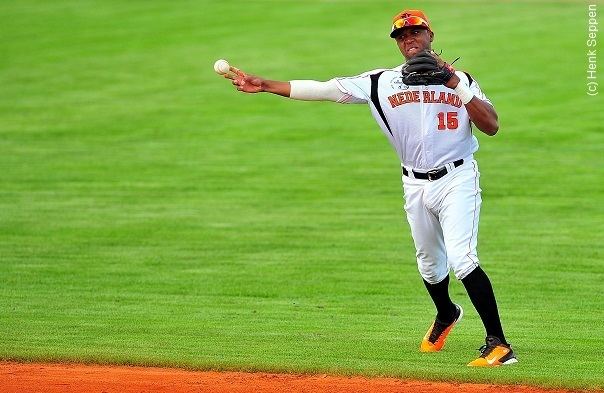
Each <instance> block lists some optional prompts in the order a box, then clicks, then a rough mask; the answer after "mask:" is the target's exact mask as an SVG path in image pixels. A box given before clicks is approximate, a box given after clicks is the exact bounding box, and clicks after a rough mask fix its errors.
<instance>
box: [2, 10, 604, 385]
mask: <svg viewBox="0 0 604 393" xmlns="http://www.w3.org/2000/svg"><path fill="white" fill-rule="evenodd" d="M406 6H408V7H414V6H415V7H421V8H422V9H424V10H425V11H426V12H427V14H428V15H429V16H430V17H431V19H432V24H433V26H434V29H435V31H436V39H435V43H434V47H435V48H442V49H443V56H444V57H445V58H447V59H451V60H452V59H454V58H455V57H457V56H461V57H462V58H461V60H459V61H458V62H457V63H456V66H457V67H458V68H461V69H465V70H467V71H469V72H470V73H472V74H473V75H474V76H475V77H476V79H478V80H479V82H480V84H481V86H482V88H483V89H484V91H485V92H486V93H487V94H488V95H489V97H490V98H491V99H492V101H493V102H494V103H495V105H496V107H497V109H498V112H499V117H500V125H501V129H500V132H499V134H498V135H497V136H496V137H494V138H489V137H487V136H485V135H482V134H480V135H478V138H479V140H480V142H481V150H480V151H479V153H478V155H477V159H478V161H479V163H480V165H481V171H482V179H481V181H482V188H483V199H484V202H483V210H482V217H481V221H480V226H481V230H480V237H479V239H480V240H479V252H480V257H481V260H482V264H483V267H484V269H485V271H486V272H487V273H488V274H489V275H490V277H491V280H492V281H493V285H494V287H495V291H496V294H497V297H498V302H499V306H500V310H501V314H502V319H503V323H504V327H505V329H506V332H507V336H508V339H509V340H510V341H511V342H512V344H513V345H514V349H515V351H516V352H517V354H518V358H519V360H520V363H519V364H518V365H516V366H513V367H507V368H500V369H493V370H476V369H470V368H468V367H466V363H467V362H468V361H470V360H472V359H473V358H474V357H475V356H477V355H478V352H477V351H476V348H478V347H479V346H480V345H481V344H482V343H483V340H484V337H483V335H484V332H483V328H482V325H481V323H480V320H479V318H478V316H477V314H476V312H475V311H474V310H473V308H472V306H471V303H470V301H469V299H468V298H467V296H466V294H465V290H464V289H463V286H462V285H461V284H460V283H459V282H457V281H455V280H453V281H454V282H452V294H453V296H454V300H456V301H458V302H459V303H460V304H462V305H463V306H464V307H465V309H466V317H465V318H464V320H463V321H462V322H461V324H460V326H459V327H458V328H456V330H455V331H454V333H453V334H452V335H451V337H450V338H449V341H448V344H447V348H446V350H445V351H443V352H441V353H438V354H434V355H426V354H420V353H419V352H418V350H417V348H418V345H419V340H420V339H421V337H422V336H423V334H424V332H425V329H426V328H427V327H428V326H429V324H430V323H431V320H432V318H433V316H434V310H433V306H432V303H431V301H430V299H429V297H428V295H427V293H426V292H425V289H424V287H423V284H422V282H421V279H420V277H419V274H418V272H417V269H416V266H415V258H414V249H413V243H412V241H411V237H410V233H409V229H408V226H407V223H406V220H405V217H404V215H403V212H402V203H403V202H402V192H401V184H400V172H399V170H400V167H399V164H398V162H397V159H396V156H395V154H394V153H393V151H392V149H391V148H390V146H389V145H388V143H387V142H386V140H385V138H384V137H383V136H382V135H381V133H380V132H379V130H378V127H377V126H376V125H375V123H374V121H373V119H372V117H371V116H370V114H369V111H368V108H367V107H366V106H363V105H351V106H344V105H336V104H332V103H306V102H294V101H290V100H287V99H283V98H280V97H274V96H269V95H257V96H245V95H242V94H239V93H237V92H236V91H234V90H233V88H232V87H231V86H230V84H229V83H228V81H225V80H224V79H221V78H218V77H217V76H216V75H215V74H214V72H213V71H212V64H213V62H214V60H216V59H218V58H227V59H229V60H230V61H231V63H232V64H235V65H237V66H240V67H241V68H243V69H245V70H248V71H249V72H252V73H257V74H260V75H264V76H267V77H272V78H275V79H285V80H288V79H304V78H308V79H319V80H326V79H329V78H331V77H333V76H336V75H355V74H358V73H360V72H363V71H366V70H370V69H374V68H380V67H393V66H395V65H397V64H400V62H401V61H402V58H401V56H400V53H399V52H398V50H397V49H396V47H395V45H394V43H393V42H392V40H391V39H389V38H388V33H389V22H390V18H391V17H392V15H393V14H394V13H395V12H397V11H399V10H400V9H401V8H402V7H406ZM600 12H604V9H602V10H601V11H600ZM586 36H587V6H586V4H585V3H584V2H578V1H577V2H565V1H557V2H545V1H531V2H521V1H505V2H500V3H499V2H486V1H485V2H483V3H479V2H473V1H461V2H455V3H454V5H451V3H450V2H445V1H425V2H421V3H420V2H408V3H405V4H402V3H401V2H397V1H370V0H355V1H352V0H351V1H343V0H341V1H340V0H333V1H328V0H310V1H276V0H274V1H269V0H258V1H240V0H235V1H230V0H229V1H221V2H219V1H207V0H206V1H203V0H202V1H181V2H171V1H152V2H144V1H128V2H125V1H84V0H79V1H75V0H73V1H67V0H64V1H52V2H44V1H25V0H19V1H17V0H14V1H12V0H5V1H3V2H1V3H0V359H4V360H23V361H82V362H100V363H120V364H141V365H169V366H179V367H186V368H194V369H221V370H227V369H229V370H232V369H238V370H267V371H295V372H320V373H325V372H326V373H337V374H363V375H370V376H371V375H387V376H395V377H404V378H424V379H432V380H453V381H478V382H484V381H488V382H493V383H527V384H537V385H543V386H565V387H574V388H582V387H583V388H590V387H599V388H602V387H604V377H603V372H604V366H603V363H602V359H601V353H602V350H603V348H604V329H603V328H602V317H603V313H602V308H603V300H602V299H603V296H604V285H603V282H604V270H603V259H604V252H603V246H602V239H603V237H602V233H604V220H603V218H604V181H603V179H604V170H603V168H604V158H603V156H602V153H603V151H604V133H603V126H602V124H603V123H604V115H603V114H602V108H604V106H603V105H602V104H603V101H602V99H601V98H600V97H601V94H600V95H598V96H597V97H589V96H587V94H586V93H585V92H586V87H585V84H586V73H585V70H586V67H587V59H586V56H585V53H586V51H587V47H586V44H585V40H586ZM600 40H604V36H602V38H600ZM599 47H600V48H601V45H599ZM600 62H602V64H601V65H600V67H604V60H602V58H601V57H600ZM599 77H600V78H603V76H602V73H601V72H600V73H599ZM602 80H604V79H602ZM602 80H601V81H602ZM600 84H601V85H602V83H600Z"/></svg>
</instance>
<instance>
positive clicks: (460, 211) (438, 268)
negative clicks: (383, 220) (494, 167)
mask: <svg viewBox="0 0 604 393" xmlns="http://www.w3.org/2000/svg"><path fill="white" fill-rule="evenodd" d="M452 167H453V166H452V165H449V168H452ZM479 178H480V172H478V164H477V163H476V161H475V160H474V159H472V158H470V159H467V160H464V163H463V164H462V165H461V166H459V167H457V168H454V169H452V170H451V171H450V173H447V174H446V175H445V176H443V177H442V178H440V179H438V180H435V181H429V180H421V179H415V178H411V177H408V176H404V175H403V189H404V197H405V211H406V213H407V220H408V221H409V225H410V227H411V235H412V236H413V242H414V243H415V249H416V256H417V265H418V268H419V272H420V274H421V276H422V277H423V278H424V280H426V281H427V282H428V283H430V284H437V283H439V282H441V281H442V280H444V279H445V277H446V276H447V275H448V274H449V270H450V269H452V270H453V272H454V274H455V277H457V279H458V280H461V279H463V278H464V277H466V276H467V275H468V274H470V273H471V272H472V271H473V270H474V269H475V268H476V267H477V266H478V255H477V252H476V244H477V238H478V221H479V215H480V206H481V204H482V198H481V194H480V193H481V189H480V185H479Z"/></svg>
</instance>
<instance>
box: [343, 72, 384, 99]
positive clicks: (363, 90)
mask: <svg viewBox="0 0 604 393" xmlns="http://www.w3.org/2000/svg"><path fill="white" fill-rule="evenodd" d="M379 71H380V70H374V71H367V72H364V73H362V74H360V75H356V76H347V77H337V78H334V79H333V80H335V81H336V84H337V86H338V88H339V89H340V90H341V91H342V93H344V95H345V97H344V98H343V99H342V100H340V101H338V102H340V103H342V104H366V103H368V102H369V101H371V78H370V75H371V74H373V73H375V72H379Z"/></svg>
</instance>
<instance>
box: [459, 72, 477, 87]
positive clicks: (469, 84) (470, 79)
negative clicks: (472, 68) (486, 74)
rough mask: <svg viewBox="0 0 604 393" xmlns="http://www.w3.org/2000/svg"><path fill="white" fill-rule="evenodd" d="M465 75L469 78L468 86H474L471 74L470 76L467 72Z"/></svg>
mask: <svg viewBox="0 0 604 393" xmlns="http://www.w3.org/2000/svg"><path fill="white" fill-rule="evenodd" d="M462 72H463V73H464V74H466V76H467V77H468V86H472V82H474V79H472V77H471V76H470V74H468V73H467V72H465V71H462Z"/></svg>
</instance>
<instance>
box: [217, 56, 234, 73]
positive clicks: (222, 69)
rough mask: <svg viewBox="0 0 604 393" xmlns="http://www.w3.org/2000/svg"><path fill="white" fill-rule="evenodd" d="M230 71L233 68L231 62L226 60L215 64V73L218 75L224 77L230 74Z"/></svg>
mask: <svg viewBox="0 0 604 393" xmlns="http://www.w3.org/2000/svg"><path fill="white" fill-rule="evenodd" d="M230 69H231V66H230V65H229V62H228V61H226V60H224V59H220V60H216V63H214V71H216V73H217V74H220V75H224V74H226V73H228V72H229V71H230Z"/></svg>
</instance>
